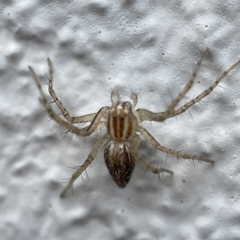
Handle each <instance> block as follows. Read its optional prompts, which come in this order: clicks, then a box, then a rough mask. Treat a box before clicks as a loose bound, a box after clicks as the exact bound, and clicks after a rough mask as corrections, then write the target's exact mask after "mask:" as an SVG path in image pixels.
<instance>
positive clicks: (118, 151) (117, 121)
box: [29, 49, 240, 196]
mask: <svg viewBox="0 0 240 240" xmlns="http://www.w3.org/2000/svg"><path fill="white" fill-rule="evenodd" d="M207 52H208V49H207V50H206V51H205V52H204V53H203V55H202V57H201V59H200V61H199V62H198V64H197V66H196V68H195V70H194V72H193V74H192V77H191V79H190V80H189V82H188V83H187V84H186V86H185V87H184V88H183V89H182V91H181V92H180V93H179V95H178V96H177V97H176V98H175V99H174V100H173V101H172V103H171V104H170V105H169V107H168V108H167V110H166V111H165V112H156V113H155V112H151V111H149V110H146V109H137V110H134V108H135V106H136V105H137V101H138V99H137V95H136V94H135V93H133V94H132V96H131V99H132V101H133V103H131V102H121V101H119V94H118V91H117V90H114V91H113V92H112V94H111V101H112V106H111V107H107V106H106V107H102V108H101V109H100V110H99V111H98V112H96V113H91V114H88V115H84V116H79V117H71V116H70V115H69V113H68V111H67V110H66V108H65V107H64V106H63V104H62V103H61V101H60V100H59V98H58V97H57V95H56V93H55V91H54V90H53V66H52V62H51V60H50V59H49V58H48V66H49V75H48V80H49V83H48V90H49V93H50V95H51V96H52V98H53V100H54V102H55V103H56V104H57V106H58V107H59V109H60V110H61V112H62V114H63V116H64V118H65V119H66V120H64V119H62V118H61V117H60V116H58V115H57V114H56V113H55V112H54V111H53V109H52V107H51V106H50V104H49V103H48V101H47V98H46V97H45V94H44V93H43V90H42V87H41V84H40V82H39V80H38V78H37V75H36V74H35V72H34V70H33V69H32V68H31V67H29V69H30V72H31V74H32V76H33V78H34V80H35V82H36V84H37V86H38V89H39V91H40V93H41V96H42V99H41V100H42V103H43V105H44V107H45V109H46V110H47V112H48V114H49V116H50V117H51V118H52V119H54V120H55V121H56V122H57V123H59V124H60V125H61V126H63V127H64V128H66V129H67V130H68V131H69V132H72V133H73V134H76V135H79V136H89V135H91V134H92V133H93V132H94V131H95V130H98V129H100V128H102V127H106V129H107V133H106V134H105V135H103V136H102V137H101V138H100V139H99V140H98V141H97V143H96V144H95V146H94V148H93V149H92V151H91V152H90V154H89V155H88V157H87V159H86V160H85V162H84V163H83V165H81V166H80V167H79V168H78V169H77V171H76V172H75V173H74V174H73V175H72V177H71V179H70V181H69V183H68V185H67V187H66V188H65V189H64V191H63V192H62V194H61V196H63V195H64V194H65V193H66V191H67V190H68V189H69V188H70V187H71V186H72V184H73V182H74V181H75V180H76V179H77V178H78V177H79V176H80V175H81V174H82V172H83V171H84V170H86V168H87V167H88V166H89V165H90V164H91V162H92V161H93V160H94V159H95V157H96V155H97V153H98V151H99V149H100V148H101V147H103V146H104V145H105V144H106V148H105V151H104V159H105V162H106V165H107V168H108V171H109V173H110V174H111V176H112V178H113V180H114V181H115V182H116V183H117V185H118V186H119V187H120V188H124V187H125V186H126V184H127V183H128V181H129V180H130V177H131V175H132V172H133V169H134V166H135V162H140V163H141V164H143V165H144V166H145V167H146V168H147V169H149V170H150V171H151V172H153V173H154V174H159V173H160V172H168V173H172V171H170V170H168V169H165V168H155V167H154V166H152V164H150V163H149V162H147V161H146V160H144V159H143V158H142V157H141V156H139V154H138V153H137V148H138V145H139V143H140V137H139V135H142V136H143V138H144V139H145V140H147V141H148V142H149V143H150V144H151V145H152V146H153V147H154V148H156V149H157V150H160V151H162V152H165V153H167V154H172V155H174V156H176V157H178V158H184V159H192V160H199V161H205V162H209V163H213V161H211V160H209V159H206V158H204V157H201V156H196V155H189V154H186V153H182V152H178V151H175V150H172V149H170V148H167V147H164V146H162V145H161V144H160V143H159V142H158V141H157V140H156V139H155V138H154V137H153V136H152V135H151V134H150V133H149V132H148V131H147V130H146V129H145V128H144V127H142V126H140V124H139V123H141V122H142V121H156V122H162V121H164V120H166V119H168V118H171V117H174V116H177V115H179V114H181V113H183V112H185V111H186V110H187V109H188V108H190V107H191V106H192V105H194V104H195V103H197V102H199V101H200V100H201V99H203V98H204V97H206V96H207V95H208V94H209V93H211V92H212V90H213V89H214V88H215V87H216V86H217V85H218V84H219V82H220V81H221V80H222V79H223V78H224V77H225V76H226V75H227V74H228V73H229V72H230V71H231V70H232V69H234V68H235V67H236V66H237V65H238V64H239V62H240V61H238V62H236V63H234V64H233V65H232V66H231V67H230V68H229V69H228V70H226V71H224V72H223V73H222V75H221V76H220V77H219V78H218V79H217V80H216V81H215V82H214V83H213V84H212V85H211V86H210V87H209V88H208V89H206V90H205V91H203V92H202V93H201V94H199V95H198V96H197V97H196V98H194V99H192V100H191V101H189V102H187V103H186V104H184V105H183V106H181V107H179V108H177V109H175V108H176V107H177V105H178V104H179V102H180V101H181V100H182V99H183V97H184V96H185V95H186V93H187V92H188V91H189V90H190V89H191V87H192V85H193V83H194V80H195V78H196V74H197V72H198V70H199V68H200V65H201V62H202V60H203V58H204V57H205V56H206V54H207ZM86 122H89V123H90V124H89V126H87V127H84V128H78V127H76V126H75V125H74V124H76V123H86Z"/></svg>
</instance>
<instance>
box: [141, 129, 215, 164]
mask: <svg viewBox="0 0 240 240" xmlns="http://www.w3.org/2000/svg"><path fill="white" fill-rule="evenodd" d="M138 131H139V132H140V133H141V134H142V136H143V137H144V138H145V139H146V140H147V141H148V142H149V143H150V144H151V145H152V146H153V147H155V148H156V149H157V150H160V151H162V152H165V153H167V154H172V155H174V156H176V157H180V158H184V159H192V160H199V161H204V162H209V163H214V161H212V160H209V159H206V158H203V157H200V156H196V155H189V154H186V153H180V152H178V151H174V150H172V149H170V148H167V147H164V146H162V145H161V144H160V143H159V142H158V141H157V140H156V139H155V138H154V137H153V136H152V135H151V134H150V133H149V132H148V131H147V130H146V129H145V128H143V127H141V126H138Z"/></svg>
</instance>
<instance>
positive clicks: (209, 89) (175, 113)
mask: <svg viewBox="0 0 240 240" xmlns="http://www.w3.org/2000/svg"><path fill="white" fill-rule="evenodd" d="M239 63H240V60H239V61H237V62H236V63H234V64H233V65H232V66H231V67H230V68H228V69H227V70H225V71H224V72H223V73H222V74H221V76H220V77H219V78H218V79H217V80H216V81H215V82H214V83H213V84H212V85H211V86H210V87H209V88H208V89H206V90H205V91H203V92H202V93H201V94H199V95H198V96H197V97H196V98H194V99H192V100H191V101H189V102H188V103H186V104H185V105H183V106H182V107H180V108H179V109H177V110H174V111H173V113H172V114H173V116H171V115H170V117H174V116H176V115H179V114H181V113H183V112H185V111H186V110H187V109H188V108H190V107H191V106H192V105H194V104H195V103H197V102H199V101H200V100H201V99H203V98H204V97H206V96H207V95H208V94H210V93H211V92H212V91H213V89H214V88H215V87H216V86H217V85H218V84H219V83H220V82H221V81H222V80H223V79H224V78H225V77H226V76H227V74H228V73H229V72H230V71H232V70H233V69H234V68H235V67H236V66H237V65H238V64H239Z"/></svg>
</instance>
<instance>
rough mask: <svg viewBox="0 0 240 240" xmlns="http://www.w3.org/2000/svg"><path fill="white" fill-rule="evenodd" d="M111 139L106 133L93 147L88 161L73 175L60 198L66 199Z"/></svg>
mask: <svg viewBox="0 0 240 240" xmlns="http://www.w3.org/2000/svg"><path fill="white" fill-rule="evenodd" d="M109 139H110V136H109V135H108V134H107V133H106V134H105V135H104V136H103V137H101V138H100V139H99V140H98V141H97V143H96V144H95V146H94V147H93V149H92V151H91V152H90V154H89V155H88V157H87V159H86V160H85V162H84V163H83V165H82V166H80V167H79V168H78V169H77V171H76V172H75V173H74V174H73V175H72V177H71V179H70V181H69V183H68V185H67V187H66V188H65V189H64V190H63V192H62V193H61V195H60V197H61V198H62V197H64V195H65V194H66V192H67V191H68V189H69V188H71V187H72V185H73V183H74V181H75V180H76V179H77V178H78V177H79V176H80V175H81V174H82V172H83V171H85V170H86V169H87V167H88V166H89V165H90V164H91V163H92V162H93V160H94V159H95V157H96V155H97V153H98V151H99V150H100V148H101V147H102V146H103V145H104V144H106V143H107V142H108V140H109Z"/></svg>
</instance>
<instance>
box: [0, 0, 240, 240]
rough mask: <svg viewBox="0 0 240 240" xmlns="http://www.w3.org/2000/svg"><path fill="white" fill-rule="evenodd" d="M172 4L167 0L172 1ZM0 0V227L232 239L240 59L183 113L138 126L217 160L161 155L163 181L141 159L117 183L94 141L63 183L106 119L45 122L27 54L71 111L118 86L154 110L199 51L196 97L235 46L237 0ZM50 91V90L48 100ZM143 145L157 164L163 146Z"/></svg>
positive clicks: (239, 159) (43, 234) (238, 213)
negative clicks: (87, 129) (81, 124)
mask: <svg viewBox="0 0 240 240" xmlns="http://www.w3.org/2000/svg"><path fill="white" fill-rule="evenodd" d="M171 2H174V3H171ZM177 2H180V1H131V0H128V1H127V0H125V1H109V0H105V1H55V0H52V1H46V0H45V1H36V0H32V1H27V0H25V1H1V3H0V9H1V15H0V20H1V21H0V53H1V54H0V83H1V87H0V239H1V240H12V239H18V240H33V239H34V240H46V239H50V240H51V239H54V240H55V239H56V240H62V239H65V240H66V239H69V240H75V239H78V240H79V239H105V240H112V239H133V240H135V239H136V240H137V239H138V240H147V239H161V240H165V239H166V240H176V239H187V240H188V239H214V240H221V239H224V240H225V239H229V240H234V239H240V156H239V153H240V150H239V145H240V127H239V124H240V123H239V120H240V100H239V96H240V87H239V78H240V67H238V68H237V69H235V70H234V71H233V72H232V73H231V74H230V75H229V76H227V77H226V78H225V79H224V81H223V82H222V83H221V84H220V86H221V87H217V88H216V89H215V90H214V92H213V93H212V94H211V95H209V96H208V97H207V98H205V99H204V100H203V101H202V102H201V103H200V104H196V105H195V106H193V107H192V108H191V109H190V114H189V113H188V112H186V113H184V114H182V115H181V116H178V117H177V118H173V119H169V120H167V121H166V122H164V123H145V124H144V126H145V127H146V128H147V129H148V130H149V131H150V132H151V133H152V134H153V135H154V136H155V138H157V139H158V140H159V142H160V143H161V144H162V145H164V146H167V147H170V148H172V149H176V150H182V151H184V152H186V153H190V154H196V155H204V154H206V156H208V157H209V158H211V159H213V160H215V161H216V163H215V165H214V166H210V164H207V163H202V164H199V163H197V162H196V163H195V164H194V165H193V164H192V163H191V162H190V161H186V160H183V159H179V161H178V162H177V159H176V158H175V157H172V156H168V158H167V163H166V167H167V168H168V169H171V170H173V171H174V175H173V176H169V175H167V174H164V176H162V177H161V180H162V183H159V184H158V178H157V176H155V175H153V174H152V173H150V172H147V173H146V174H145V169H144V167H143V166H141V165H139V164H136V168H135V171H134V174H133V176H132V179H131V181H130V183H129V185H128V186H127V187H126V188H125V189H124V190H123V189H118V187H117V186H116V185H115V183H114V182H113V181H112V179H111V177H110V176H109V174H108V171H107V169H106V167H105V163H104V160H103V150H101V151H100V152H99V154H98V156H97V158H96V160H95V161H94V162H93V164H92V166H91V167H90V168H89V169H88V171H87V173H88V178H89V180H88V179H87V177H86V174H85V173H84V174H83V179H84V182H83V181H82V180H81V178H80V179H79V180H77V181H76V183H75V184H74V193H73V195H71V192H69V194H68V196H67V197H66V198H65V199H60V198H59V194H60V193H61V191H62V190H63V189H64V187H65V185H66V182H64V181H63V179H66V178H69V177H70V176H71V174H72V173H73V170H72V169H70V168H68V167H74V166H79V165H81V164H82V163H83V162H84V160H85V159H86V157H87V155H88V153H89V152H90V150H91V149H92V147H93V145H94V143H95V142H96V141H97V139H98V138H99V137H100V136H101V135H102V134H103V133H104V130H102V131H98V132H96V133H94V134H93V135H92V136H91V137H89V138H80V137H79V138H77V139H76V138H75V136H72V135H70V134H69V135H67V137H65V138H64V140H63V141H61V138H62V135H61V133H62V132H63V131H64V130H63V129H58V128H56V126H57V124H55V123H54V122H53V121H47V119H48V117H47V114H46V111H45V110H44V109H43V107H42V106H41V104H40V102H39V101H38V99H39V97H40V94H39V92H38V89H37V87H36V85H35V83H34V81H33V79H32V77H31V76H30V74H29V71H28V65H31V66H32V67H33V68H34V69H35V71H36V72H37V74H38V76H39V79H40V80H41V82H42V84H43V86H44V91H45V93H46V94H47V95H48V93H47V88H46V84H44V83H45V82H46V77H45V74H46V73H47V61H46V59H47V57H50V58H51V59H52V61H53V64H54V67H55V81H54V84H55V85H54V88H55V90H56V92H57V94H58V95H59V97H61V100H62V101H63V103H64V104H65V106H66V107H67V108H68V110H69V111H70V113H71V114H72V115H74V116H75V115H82V114H87V113H92V112H96V111H98V109H99V108H100V107H102V106H105V105H110V99H109V96H110V89H112V88H114V87H115V86H117V87H118V88H119V89H120V92H121V93H122V95H123V99H128V98H129V96H130V94H131V91H132V90H134V91H136V92H138V93H139V104H138V106H137V107H142V108H147V109H150V110H152V111H163V110H164V109H166V107H167V106H168V104H170V102H171V99H172V98H174V97H175V96H176V95H177V94H178V92H179V91H180V89H181V88H182V87H183V86H184V84H185V83H186V82H187V81H188V80H189V78H190V77H191V74H192V71H193V69H194V67H195V65H196V63H197V61H198V60H199V58H200V56H201V54H202V53H203V51H204V50H205V49H206V48H207V47H209V49H210V53H209V54H208V56H207V58H206V59H205V60H204V62H203V64H202V67H201V70H200V72H199V74H198V77H197V80H196V83H195V85H194V87H193V89H191V91H190V92H189V93H188V95H187V96H186V98H185V99H184V100H183V103H185V102H186V101H189V100H190V99H192V98H193V97H196V96H197V94H199V93H200V92H201V91H203V90H204V89H206V88H207V87H208V86H209V85H210V84H211V83H213V81H214V80H215V79H216V78H217V77H218V76H219V75H220V74H221V73H222V71H223V70H224V69H226V68H227V67H229V66H230V65H231V64H233V63H234V62H235V61H237V60H238V59H239V58H240V48H239V46H240V16H239V12H240V3H239V1H230V0H226V1H223V0H220V1H219V0H214V1H207V0H204V1H199V2H197V1H190V0H187V1H182V2H184V3H182V4H179V3H177ZM49 99H50V98H49ZM139 153H140V154H141V155H142V156H143V157H144V158H145V159H146V160H148V161H149V162H153V164H155V165H156V166H159V163H160V162H161V161H163V162H165V159H166V154H164V153H161V152H157V151H156V150H154V149H153V148H152V147H151V146H150V145H149V144H148V143H147V142H146V141H142V143H141V145H140V147H139Z"/></svg>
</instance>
